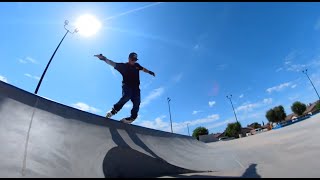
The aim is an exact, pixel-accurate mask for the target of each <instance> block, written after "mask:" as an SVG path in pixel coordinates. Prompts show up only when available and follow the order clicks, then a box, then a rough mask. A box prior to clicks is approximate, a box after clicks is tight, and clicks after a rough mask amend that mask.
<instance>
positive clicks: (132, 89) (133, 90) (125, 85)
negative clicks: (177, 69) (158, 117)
mask: <svg viewBox="0 0 320 180" xmlns="http://www.w3.org/2000/svg"><path fill="white" fill-rule="evenodd" d="M94 56H96V57H97V58H99V59H100V60H102V61H105V62H106V63H107V64H109V65H110V66H112V67H114V68H115V69H116V70H118V71H119V72H120V73H121V75H122V79H123V80H122V97H121V99H120V100H119V101H118V102H117V103H116V104H114V105H113V108H112V110H111V111H109V112H108V113H107V115H106V118H110V117H111V116H113V115H115V114H117V112H119V111H120V110H121V108H122V107H123V106H124V104H126V103H127V102H128V101H129V100H131V102H132V104H133V107H132V109H131V116H130V117H127V118H123V119H121V120H120V121H121V122H124V123H127V124H131V123H132V122H133V121H134V120H135V119H136V118H137V117H138V111H139V106H140V102H141V98H140V88H139V85H140V77H139V71H140V70H142V71H143V72H146V73H149V74H150V75H153V76H155V74H154V72H152V71H149V70H148V69H146V68H144V67H142V66H141V65H140V64H139V63H137V62H136V61H137V60H138V55H137V53H135V52H132V53H130V54H129V57H128V62H127V63H116V62H114V61H112V60H110V59H108V58H106V57H105V56H103V55H102V54H99V55H94Z"/></svg>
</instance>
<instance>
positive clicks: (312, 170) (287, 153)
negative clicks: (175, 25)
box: [0, 81, 320, 178]
mask: <svg viewBox="0 0 320 180" xmlns="http://www.w3.org/2000/svg"><path fill="white" fill-rule="evenodd" d="M319 119H320V115H315V116H313V117H312V118H310V119H307V120H305V121H302V122H299V123H296V124H293V125H291V126H288V127H284V128H281V129H278V130H273V131H269V132H265V133H261V134H258V135H254V136H249V137H245V138H241V139H237V140H231V141H219V142H214V143H209V144H205V143H203V142H200V141H197V140H195V139H193V138H192V137H189V136H184V135H179V134H172V133H168V132H163V131H158V130H153V129H148V128H144V127H139V126H136V125H127V124H123V123H121V122H118V121H116V120H111V119H105V118H104V117H100V116H97V115H94V114H91V113H87V112H84V111H81V110H77V109H75V108H72V107H69V106H66V105H62V104H59V103H56V102H53V101H50V100H47V99H45V98H42V97H39V96H35V95H34V94H32V93H29V92H26V91H24V90H21V89H19V88H17V87H14V86H11V85H9V84H7V83H4V82H1V81H0V144H1V146H0V159H1V161H0V177H27V178H29V177H36V178H38V177H58V178H62V177H67V178H68V177H93V178H95V177H200V178H201V177H203V178H206V177H320V171H319V170H318V169H319V168H318V167H320V166H319V157H320V156H319V155H320V151H319V149H320V146H319V144H320V143H319V140H318V139H317V137H319V135H320V130H319V128H320V125H319Z"/></svg>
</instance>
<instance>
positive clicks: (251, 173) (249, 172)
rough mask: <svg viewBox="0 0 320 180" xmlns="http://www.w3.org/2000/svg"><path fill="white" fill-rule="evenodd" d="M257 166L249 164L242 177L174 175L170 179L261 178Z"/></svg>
mask: <svg viewBox="0 0 320 180" xmlns="http://www.w3.org/2000/svg"><path fill="white" fill-rule="evenodd" d="M256 166H257V164H251V165H250V166H249V167H248V168H247V169H246V171H245V172H244V173H243V174H242V176H211V175H190V176H188V175H183V174H179V175H174V176H171V177H176V178H261V176H260V175H259V174H258V173H257V169H256Z"/></svg>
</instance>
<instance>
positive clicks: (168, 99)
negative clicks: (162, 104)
mask: <svg viewBox="0 0 320 180" xmlns="http://www.w3.org/2000/svg"><path fill="white" fill-rule="evenodd" d="M167 101H168V106H169V114H170V124H171V133H173V130H172V120H171V110H170V101H171V99H170V98H169V97H168V98H167Z"/></svg>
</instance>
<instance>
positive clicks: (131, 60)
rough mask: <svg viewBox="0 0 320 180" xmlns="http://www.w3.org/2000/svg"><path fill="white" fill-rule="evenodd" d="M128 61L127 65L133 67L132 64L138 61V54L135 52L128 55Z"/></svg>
mask: <svg viewBox="0 0 320 180" xmlns="http://www.w3.org/2000/svg"><path fill="white" fill-rule="evenodd" d="M128 61H129V64H131V65H134V63H136V61H138V54H137V53H135V52H132V53H130V54H129V57H128Z"/></svg>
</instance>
